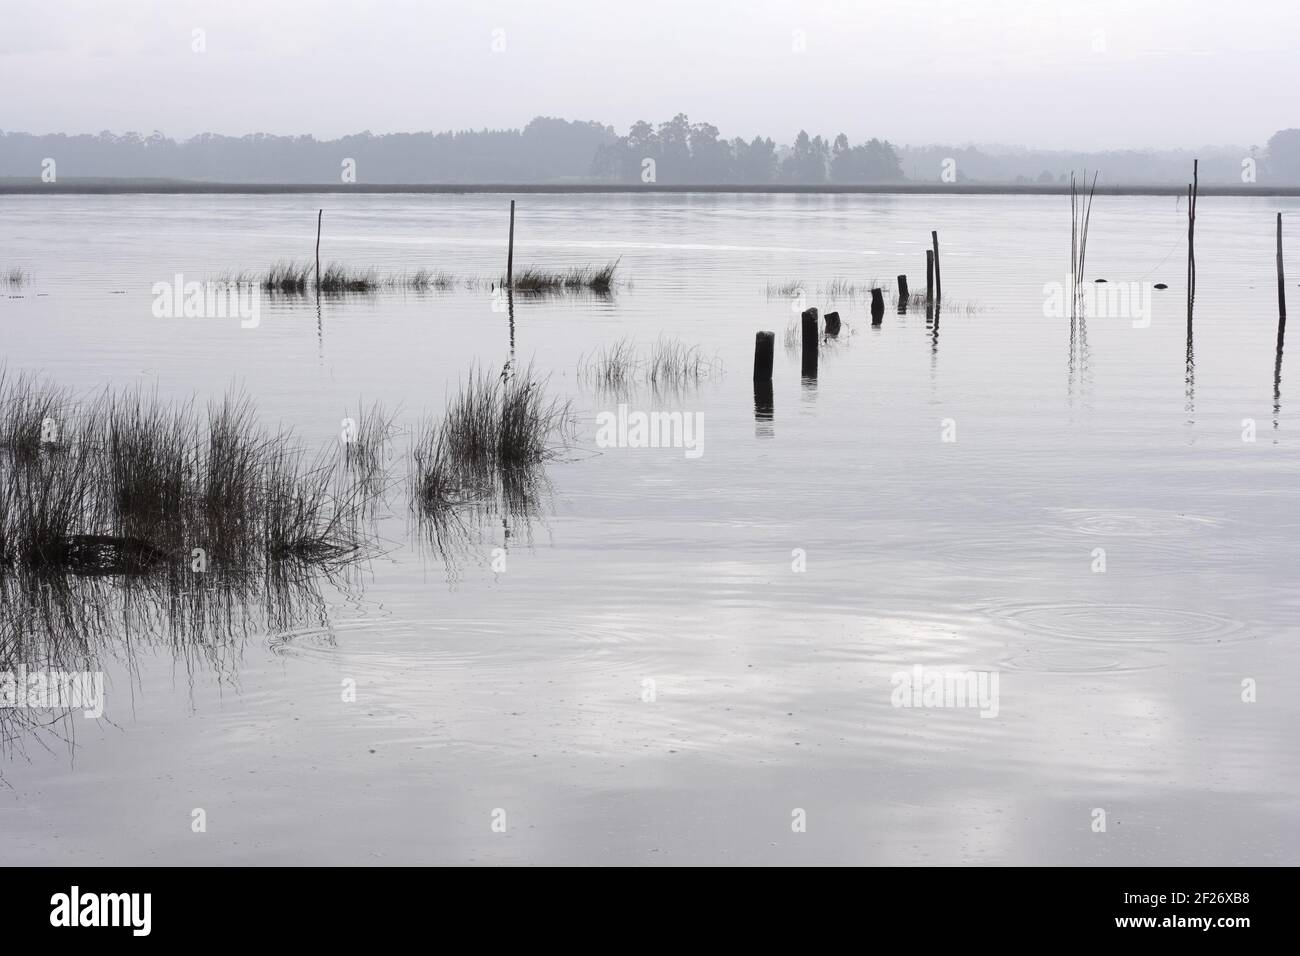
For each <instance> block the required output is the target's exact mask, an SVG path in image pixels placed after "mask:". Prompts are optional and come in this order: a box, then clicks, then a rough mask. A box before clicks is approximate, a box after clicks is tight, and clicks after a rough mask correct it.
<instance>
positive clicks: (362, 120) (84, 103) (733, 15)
mask: <svg viewBox="0 0 1300 956" xmlns="http://www.w3.org/2000/svg"><path fill="white" fill-rule="evenodd" d="M4 6H5V9H4V11H3V21H2V26H0V89H3V90H4V91H5V92H4V97H3V107H2V108H0V129H6V130H23V131H28V132H35V133H43V132H98V131H99V130H102V129H111V130H113V131H116V132H123V131H125V130H128V129H131V130H135V131H137V132H141V133H148V132H150V131H152V130H154V129H158V130H161V131H162V132H164V133H166V134H167V135H170V136H176V137H185V136H190V135H192V134H194V133H197V132H204V131H211V132H218V133H229V134H240V133H247V132H273V133H312V134H315V135H316V136H318V137H323V138H324V137H333V136H337V135H340V134H343V133H349V132H358V131H360V130H363V129H369V130H371V131H372V132H376V133H379V132H391V131H398V130H426V129H433V130H441V129H458V128H466V127H473V128H481V127H484V126H488V127H503V126H520V125H522V124H523V123H525V122H527V120H529V119H530V118H531V117H533V116H535V115H539V114H544V115H554V116H561V117H564V118H567V119H596V120H600V121H602V122H605V123H610V124H613V125H614V126H616V127H617V128H618V130H619V132H626V129H627V127H628V125H629V124H630V123H631V122H633V121H634V120H637V119H646V120H649V121H651V122H659V121H661V120H664V119H668V118H670V117H671V116H672V115H673V114H674V113H677V112H685V113H687V114H688V115H689V116H690V117H691V119H692V120H694V121H704V120H707V121H710V122H713V123H714V124H715V125H717V126H718V127H719V128H720V129H721V130H722V132H723V134H724V135H726V136H733V135H742V136H746V137H748V136H752V135H753V134H755V133H762V134H765V135H770V136H772V137H773V138H775V139H776V140H777V141H778V142H788V141H789V140H790V139H792V138H793V134H794V133H795V132H796V131H797V130H798V129H799V128H800V127H804V128H807V129H808V130H809V131H810V132H820V133H825V134H831V135H833V134H834V133H837V132H840V131H841V130H842V131H844V132H846V133H848V134H849V136H850V137H851V138H853V139H859V138H863V137H867V136H880V137H883V138H888V139H890V140H892V141H893V142H895V143H899V144H904V143H910V144H922V143H934V142H943V143H966V142H982V143H1017V144H1025V145H1029V146H1037V147H1045V148H1066V147H1073V148H1080V149H1100V148H1112V147H1125V146H1157V147H1171V146H1187V147H1193V148H1194V147H1198V146H1203V145H1213V144H1229V143H1232V144H1240V145H1246V146H1249V145H1252V144H1262V143H1263V142H1264V141H1265V140H1267V139H1268V137H1269V136H1270V135H1271V134H1272V133H1273V132H1274V131H1276V130H1277V129H1280V128H1284V127H1288V126H1297V125H1300V108H1297V106H1296V104H1297V102H1298V99H1297V90H1300V56H1298V55H1297V53H1298V50H1297V47H1298V46H1300V29H1298V28H1300V3H1297V2H1296V0H1257V2H1252V3H1239V4H1225V3H1221V2H1210V0H1163V2H1155V0H1092V2H1074V0H1038V2H1029V0H964V2H957V0H871V2H847V0H821V2H795V0H781V2H778V0H757V2H750V3H742V2H731V0H642V2H626V0H604V2H601V0H544V2H541V0H538V2H532V0H529V2H523V0H509V2H507V0H425V2H417V0H212V2H199V0H117V2H109V0H47V2H41V3H28V2H21V3H20V2H19V0H4ZM195 30H202V31H204V34H203V40H204V45H205V46H206V50H205V51H204V52H195V51H194V49H193V47H194V46H195V45H196V41H195V39H194V37H195V34H194V31H195ZM496 31H500V32H496ZM494 41H495V44H494ZM494 45H495V46H497V47H498V48H500V47H504V48H503V49H497V50H494V49H493V47H494ZM801 47H802V52H801V51H800V48H801Z"/></svg>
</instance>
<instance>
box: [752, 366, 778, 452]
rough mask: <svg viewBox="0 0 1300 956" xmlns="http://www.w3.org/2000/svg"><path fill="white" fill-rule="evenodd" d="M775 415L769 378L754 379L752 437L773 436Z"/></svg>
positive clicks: (774, 434)
mask: <svg viewBox="0 0 1300 956" xmlns="http://www.w3.org/2000/svg"><path fill="white" fill-rule="evenodd" d="M775 417H776V416H775V406H774V403H773V399H772V381H771V379H769V380H768V381H766V382H760V381H759V380H758V379H754V437H755V438H773V437H775V436H776V424H775V421H774V419H775Z"/></svg>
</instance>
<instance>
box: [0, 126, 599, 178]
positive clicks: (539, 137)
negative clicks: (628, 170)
mask: <svg viewBox="0 0 1300 956" xmlns="http://www.w3.org/2000/svg"><path fill="white" fill-rule="evenodd" d="M615 139H616V136H615V133H614V130H613V128H612V127H608V126H602V125H601V124H600V123H589V122H576V121H575V122H569V121H568V120H562V119H552V118H550V117H540V116H539V117H538V118H537V119H534V120H533V121H532V122H530V123H529V124H528V125H527V126H525V127H524V128H523V129H522V130H519V129H511V130H466V131H461V132H446V133H388V134H383V135H375V134H373V133H370V132H365V133H357V134H355V135H352V136H344V137H342V138H340V139H334V140H318V139H316V138H315V137H312V136H272V135H269V134H266V133H255V134H252V135H248V136H219V135H216V134H213V133H203V134H201V135H199V136H195V137H193V138H191V139H187V140H184V141H181V142H177V141H176V140H173V139H169V138H167V137H166V136H164V135H163V134H162V133H158V132H155V133H153V134H151V135H150V136H141V135H140V134H138V133H124V134H121V135H115V134H113V133H109V132H104V133H100V134H98V135H89V134H88V135H79V136H66V135H63V134H53V135H47V136H34V135H31V134H28V133H0V176H15V177H23V178H37V177H39V175H40V170H41V163H42V161H43V160H44V159H45V158H47V157H48V158H51V159H54V160H55V162H56V169H57V175H58V177H59V178H60V179H62V178H71V177H123V178H132V179H195V180H207V181H213V182H252V183H257V182H262V183H337V182H339V181H340V178H341V176H342V171H343V164H344V161H345V160H352V161H353V163H354V164H355V168H356V180H357V181H358V182H365V183H473V182H478V183H535V182H554V181H563V180H565V179H584V178H586V177H587V176H588V175H589V174H590V169H591V158H592V156H593V155H595V153H596V150H597V148H598V147H600V146H601V145H603V144H605V143H609V142H613V141H614V140H615Z"/></svg>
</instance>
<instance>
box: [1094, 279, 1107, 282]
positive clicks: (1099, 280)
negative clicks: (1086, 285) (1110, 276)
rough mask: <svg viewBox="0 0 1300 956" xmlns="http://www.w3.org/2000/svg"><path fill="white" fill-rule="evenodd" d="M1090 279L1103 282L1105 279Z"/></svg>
mask: <svg viewBox="0 0 1300 956" xmlns="http://www.w3.org/2000/svg"><path fill="white" fill-rule="evenodd" d="M1092 281H1093V282H1105V281H1106V280H1105V279H1093V280H1092Z"/></svg>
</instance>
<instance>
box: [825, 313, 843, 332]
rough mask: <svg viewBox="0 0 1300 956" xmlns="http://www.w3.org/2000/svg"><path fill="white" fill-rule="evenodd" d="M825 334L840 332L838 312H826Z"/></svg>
mask: <svg viewBox="0 0 1300 956" xmlns="http://www.w3.org/2000/svg"><path fill="white" fill-rule="evenodd" d="M826 334H827V335H830V336H836V335H839V334H840V314H839V313H838V312H827V313H826Z"/></svg>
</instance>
